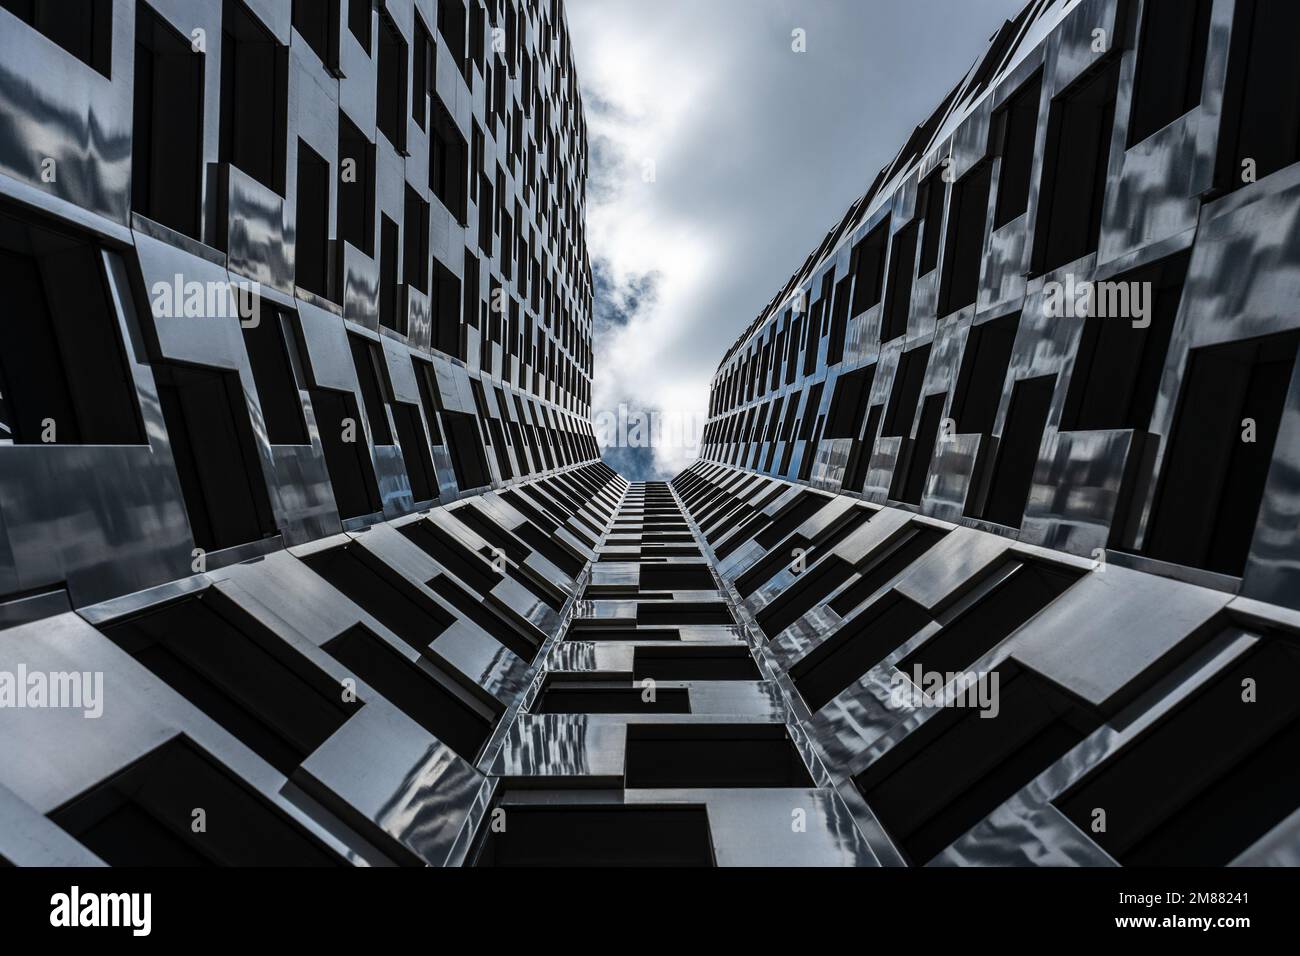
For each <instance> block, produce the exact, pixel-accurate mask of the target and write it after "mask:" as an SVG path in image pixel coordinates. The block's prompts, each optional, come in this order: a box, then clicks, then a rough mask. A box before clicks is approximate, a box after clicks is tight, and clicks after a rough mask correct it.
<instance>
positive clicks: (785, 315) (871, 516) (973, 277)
mask: <svg viewBox="0 0 1300 956" xmlns="http://www.w3.org/2000/svg"><path fill="white" fill-rule="evenodd" d="M1293 6H1294V5H1293V4H1290V3H1283V2H1282V0H1127V2H1125V0H1032V2H1030V3H1029V4H1028V5H1027V6H1026V8H1025V9H1024V11H1023V12H1022V13H1021V14H1020V15H1019V16H1018V17H1017V18H1015V19H1014V20H1012V21H1009V22H1008V23H1007V24H1006V25H1005V27H1004V28H1003V29H1002V30H1001V31H999V33H998V34H997V35H996V36H995V37H994V38H993V40H992V43H991V46H990V48H989V50H988V52H987V54H986V55H985V56H984V57H983V58H982V59H981V60H980V62H979V63H977V64H976V65H975V66H974V67H973V68H972V69H971V70H970V71H969V72H968V73H967V74H966V75H965V76H964V77H963V78H962V79H961V81H960V82H959V83H958V84H957V86H955V87H954V88H953V90H952V91H951V93H950V94H949V95H948V96H947V97H946V98H945V100H944V102H943V103H942V104H941V105H940V106H939V107H938V109H936V111H935V112H934V113H933V114H932V115H931V116H930V117H929V118H927V119H926V120H925V121H924V122H923V123H921V125H919V126H918V127H917V128H916V130H915V132H914V133H913V135H912V136H911V137H910V139H909V141H908V142H907V143H906V144H904V146H903V147H902V148H901V149H900V151H899V152H898V154H897V155H896V157H895V158H894V159H893V161H891V163H890V164H889V165H888V166H887V167H886V168H885V169H883V170H881V172H880V173H879V175H878V176H877V177H876V178H875V180H874V182H873V183H872V185H871V187H870V189H869V190H868V191H867V193H866V194H865V195H864V196H863V197H862V198H861V199H860V200H859V201H858V202H857V203H855V204H854V205H853V207H852V208H851V209H850V210H848V211H847V212H846V214H845V216H844V218H843V219H842V221H841V222H840V223H839V224H838V225H837V226H836V228H834V229H833V230H832V231H831V232H830V233H829V234H828V235H827V236H826V238H825V240H824V241H823V243H822V244H821V245H820V246H819V247H818V249H817V250H816V251H814V252H813V253H812V254H811V255H810V256H809V257H808V259H807V261H806V262H805V263H804V265H803V266H802V267H801V268H800V270H799V271H798V272H797V273H796V274H795V275H794V276H792V277H791V278H790V280H789V282H788V283H787V284H786V286H785V287H784V288H783V289H782V290H781V291H780V292H779V293H778V294H777V295H776V296H774V297H773V299H772V300H771V302H770V304H769V305H768V307H767V308H766V309H765V310H764V311H763V313H762V314H761V315H760V316H759V317H758V318H757V319H756V320H755V321H754V323H753V324H752V325H751V326H750V328H749V329H747V330H746V332H745V333H744V335H742V336H741V337H740V339H739V340H738V341H737V342H736V343H735V345H734V346H733V347H732V348H731V349H730V350H729V351H728V353H727V355H726V356H725V357H724V358H723V360H722V363H721V364H720V366H719V368H718V371H717V374H716V377H715V379H714V381H713V384H712V390H711V394H710V406H709V414H710V419H709V423H708V426H707V430H706V432H705V442H704V446H703V449H702V455H701V459H700V460H699V461H698V462H697V463H696V464H694V465H693V466H692V467H691V468H689V469H687V470H686V471H685V472H683V473H682V474H680V475H678V476H677V477H676V478H674V479H673V480H672V481H671V482H629V481H628V480H627V479H625V478H624V477H622V476H620V475H618V474H616V473H615V472H614V471H613V470H612V469H610V468H609V467H608V466H606V465H605V464H603V463H602V462H600V461H599V449H598V447H597V444H596V441H595V438H594V433H593V429H592V426H591V424H590V421H589V419H590V413H591V407H590V402H591V380H592V373H593V369H592V308H593V280H592V271H591V264H590V260H589V258H588V254H587V249H586V240H585V236H584V209H585V183H586V179H587V173H588V144H587V134H586V125H585V120H584V118H583V110H582V102H581V98H580V96H579V93H578V83H577V78H576V75H575V72H574V69H573V59H572V51H571V49H570V40H569V36H568V32H567V29H566V27H565V22H564V11H563V5H562V3H560V2H559V0H319V2H306V0H218V2H197V0H85V2H84V3H80V4H78V5H77V12H76V15H75V16H72V15H69V14H68V9H67V7H66V6H65V5H63V4H61V3H56V2H53V0H35V2H23V0H0V278H2V279H3V282H0V296H3V300H2V301H3V305H2V306H0V308H3V309H4V311H5V315H4V317H3V319H0V864H17V865H77V866H99V865H105V864H106V865H234V866H247V865H263V864H278V865H311V866H317V865H320V866H340V865H342V866H349V865H375V866H388V865H410V866H422V865H425V866H427V865H432V866H461V865H473V866H529V865H554V864H567V865H575V864H582V865H610V864H620V865H626V864H632V865H652V864H653V865H704V866H708V865H826V866H924V865H933V866H943V865H970V864H975V865H1026V866H1029V865H1062V864H1068V865H1089V866H1113V865H1144V864H1170V863H1172V864H1210V865H1223V864H1230V863H1238V864H1242V863H1290V864H1296V863H1300V770H1297V765H1296V762H1295V760H1294V753H1295V751H1296V747H1297V745H1300V700H1297V698H1296V696H1295V694H1294V692H1293V691H1294V687H1295V686H1296V684H1297V680H1298V679H1300V644H1297V636H1298V635H1300V597H1297V595H1300V588H1298V587H1297V579H1298V576H1300V539H1298V538H1297V535H1296V515H1297V511H1298V509H1297V506H1296V505H1295V503H1294V502H1295V497H1296V491H1295V488H1296V485H1297V482H1296V478H1295V474H1296V470H1297V468H1298V467H1300V461H1297V460H1296V456H1297V454H1300V452H1298V451H1297V449H1300V384H1298V383H1300V379H1297V378H1296V376H1295V375H1294V366H1295V361H1296V353H1297V345H1298V344H1300V320H1298V319H1296V318H1295V316H1294V314H1293V313H1294V309H1293V308H1292V305H1291V303H1292V300H1293V299H1294V296H1293V295H1292V293H1293V291H1294V288H1293V287H1294V279H1293V278H1292V276H1293V273H1294V266H1293V260H1294V258H1295V253H1294V249H1295V246H1296V243H1295V241H1294V233H1295V228H1294V224H1295V222H1296V219H1297V216H1298V215H1300V162H1298V160H1300V135H1298V131H1300V100H1296V98H1295V97H1294V95H1293V94H1294V93H1295V91H1297V90H1300V58H1297V57H1295V56H1294V54H1293V50H1292V47H1293V46H1294V40H1295V38H1296V37H1297V36H1300V13H1298V12H1296V10H1294V9H1293Z"/></svg>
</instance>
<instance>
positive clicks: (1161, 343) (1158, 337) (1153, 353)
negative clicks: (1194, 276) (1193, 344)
mask: <svg viewBox="0 0 1300 956" xmlns="http://www.w3.org/2000/svg"><path fill="white" fill-rule="evenodd" d="M1187 262H1188V255H1186V254H1184V255H1179V256H1175V257H1173V258H1171V259H1168V260H1165V261H1164V262H1163V263H1160V264H1158V265H1155V266H1151V267H1148V268H1145V269H1141V270H1139V271H1137V272H1131V273H1128V274H1127V275H1124V276H1120V277H1116V279H1115V280H1112V282H1111V283H1110V284H1107V283H1097V284H1096V285H1095V286H1094V287H1093V288H1094V291H1095V294H1096V295H1099V296H1100V295H1104V294H1107V293H1106V292H1105V290H1106V289H1107V288H1108V287H1109V288H1113V289H1115V290H1117V292H1118V293H1119V294H1122V295H1124V296H1128V295H1130V294H1132V293H1134V292H1135V291H1136V290H1139V289H1145V290H1149V297H1148V300H1147V301H1146V303H1145V307H1146V309H1147V310H1148V313H1147V315H1146V317H1145V320H1144V321H1145V324H1143V323H1141V322H1140V323H1139V324H1138V325H1136V326H1135V325H1134V321H1137V320H1136V318H1135V319H1134V320H1129V319H1127V318H1125V316H1128V315H1134V316H1136V313H1135V312H1134V311H1133V308H1134V305H1135V304H1134V303H1131V302H1130V303H1127V305H1128V307H1127V308H1125V307H1124V305H1122V304H1121V306H1120V308H1119V309H1118V310H1117V311H1118V313H1119V314H1118V315H1115V314H1110V313H1111V306H1110V305H1108V306H1107V307H1106V309H1105V312H1106V313H1107V314H1105V315H1102V314H1097V315H1091V316H1089V317H1088V318H1086V319H1085V320H1084V326H1083V335H1082V336H1081V338H1080V340H1079V347H1078V349H1076V350H1075V356H1074V370H1073V371H1072V372H1071V374H1070V389H1069V392H1068V393H1067V395H1066V399H1065V409H1064V410H1063V412H1062V414H1061V427H1062V428H1063V429H1066V430H1069V431H1091V430H1100V431H1104V430H1107V429H1119V428H1134V429H1138V430H1143V431H1145V430H1146V428H1147V426H1148V425H1149V424H1150V422H1151V412H1152V410H1153V409H1154V407H1155V402H1156V396H1157V394H1158V393H1159V391H1160V379H1161V377H1162V376H1163V374H1164V368H1165V359H1166V357H1167V356H1168V354H1169V343H1170V340H1171V338H1172V335H1173V329H1174V320H1175V319H1176V318H1177V316H1178V304H1179V301H1180V300H1181V298H1182V293H1183V282H1184V280H1185V279H1186V276H1187ZM1119 301H1120V302H1121V303H1122V302H1123V300H1119ZM1094 311H1100V310H1094Z"/></svg>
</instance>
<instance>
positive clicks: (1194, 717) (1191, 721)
mask: <svg viewBox="0 0 1300 956" xmlns="http://www.w3.org/2000/svg"><path fill="white" fill-rule="evenodd" d="M1297 678H1300V654H1297V652H1296V650H1295V648H1294V647H1293V646H1291V645H1289V644H1288V643H1287V642H1285V641H1283V640H1277V639H1271V640H1270V639H1265V640H1264V641H1263V643H1262V646H1260V647H1258V648H1257V649H1256V650H1253V651H1251V652H1249V653H1247V654H1246V655H1245V656H1243V657H1242V658H1240V659H1239V660H1237V661H1236V662H1235V663H1233V664H1232V665H1230V666H1229V667H1228V668H1226V669H1225V671H1224V672H1223V673H1222V674H1221V675H1219V676H1217V677H1215V678H1213V679H1211V680H1210V682H1209V683H1208V684H1207V685H1206V686H1204V687H1202V688H1200V689H1199V690H1197V691H1196V692H1194V693H1193V694H1192V696H1191V697H1190V698H1189V699H1188V700H1187V701H1185V702H1184V703H1182V704H1181V705H1179V707H1178V708H1177V709H1176V710H1175V711H1174V712H1173V713H1172V714H1170V715H1169V716H1168V717H1167V718H1165V719H1163V720H1161V721H1160V722H1159V723H1157V724H1156V725H1155V726H1153V727H1151V728H1150V729H1149V730H1148V731H1146V732H1145V733H1144V734H1143V735H1142V736H1140V737H1138V739H1137V740H1135V741H1133V742H1132V743H1130V744H1129V745H1128V746H1126V747H1125V748H1124V749H1123V750H1121V751H1119V752H1118V753H1116V754H1114V755H1113V756H1111V757H1109V758H1108V759H1106V760H1105V761H1103V762H1102V763H1101V764H1100V765H1099V766H1098V767H1097V768H1096V769H1095V770H1093V771H1092V772H1091V773H1089V774H1088V775H1087V776H1085V777H1084V778H1083V779H1082V780H1081V781H1079V783H1077V784H1076V785H1075V786H1074V787H1072V788H1071V789H1070V790H1069V791H1068V792H1066V793H1065V794H1064V795H1062V796H1060V797H1057V798H1056V800H1054V801H1053V802H1054V803H1055V805H1056V806H1057V808H1058V809H1059V810H1060V811H1061V812H1062V813H1064V814H1065V815H1066V816H1067V817H1069V818H1070V819H1071V820H1072V821H1074V824H1075V826H1077V827H1078V828H1079V829H1080V830H1081V831H1082V832H1083V833H1086V834H1087V835H1088V836H1089V837H1090V838H1092V839H1093V840H1095V841H1096V842H1097V843H1099V844H1101V846H1102V848H1103V849H1104V850H1105V851H1106V852H1107V853H1109V854H1110V855H1111V856H1112V857H1113V858H1114V859H1115V860H1117V861H1119V863H1120V864H1121V865H1123V866H1216V867H1217V866H1227V865H1228V864H1229V863H1231V862H1232V861H1233V860H1234V859H1235V858H1236V857H1237V856H1239V855H1240V854H1241V853H1242V852H1244V851H1245V850H1247V849H1249V848H1250V847H1251V846H1252V845H1253V844H1254V843H1255V842H1256V841H1258V840H1259V839H1260V838H1262V837H1263V836H1264V835H1265V834H1267V833H1268V832H1269V831H1270V830H1271V829H1273V827H1275V826H1277V825H1278V824H1279V823H1281V822H1282V821H1283V820H1284V819H1286V818H1287V816H1289V815H1290V814H1291V813H1292V812H1293V811H1294V810H1295V809H1296V806H1297V805H1298V804H1300V762H1297V761H1296V760H1295V753H1296V748H1297V747H1300V699H1297V697H1296V695H1295V694H1294V693H1292V692H1291V688H1293V687H1294V686H1295V684H1294V681H1295V680H1296V679H1297ZM1247 684H1249V685H1251V686H1253V687H1255V689H1256V697H1255V698H1254V699H1253V700H1252V702H1251V703H1248V704H1243V703H1242V687H1243V686H1245V685H1247ZM1152 795H1158V798H1157V799H1151V796H1152ZM1098 808H1104V809H1105V811H1106V827H1105V829H1104V830H1101V831H1098V830H1097V828H1096V827H1094V826H1093V825H1092V824H1093V821H1094V819H1095V816H1094V814H1095V811H1096V810H1097V809H1098Z"/></svg>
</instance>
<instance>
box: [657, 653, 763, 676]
mask: <svg viewBox="0 0 1300 956" xmlns="http://www.w3.org/2000/svg"><path fill="white" fill-rule="evenodd" d="M632 660H633V665H632V679H633V680H635V681H638V682H639V681H643V680H646V679H649V680H655V681H679V680H680V681H686V680H762V679H763V678H762V674H761V673H760V672H759V670H758V665H756V664H755V663H754V658H753V657H752V656H750V653H749V650H748V649H747V648H745V647H692V646H691V645H682V646H680V647H653V646H643V647H637V648H636V649H635V651H634V652H633V656H632Z"/></svg>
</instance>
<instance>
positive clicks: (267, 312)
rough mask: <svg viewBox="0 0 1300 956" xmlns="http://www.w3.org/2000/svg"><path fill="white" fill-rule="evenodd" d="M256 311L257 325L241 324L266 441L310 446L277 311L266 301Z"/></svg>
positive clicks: (274, 443) (273, 443) (276, 443)
mask: <svg viewBox="0 0 1300 956" xmlns="http://www.w3.org/2000/svg"><path fill="white" fill-rule="evenodd" d="M260 310H261V311H260V314H259V316H258V322H257V325H248V324H244V325H243V333H244V346H245V348H246V349H247V350H248V362H249V365H250V366H251V367H252V369H253V381H254V382H255V384H256V385H257V400H258V404H259V405H261V406H262V424H263V426H264V427H265V428H266V438H267V441H268V442H270V443H271V444H272V445H310V444H311V441H310V439H309V438H308V437H307V424H306V422H305V421H304V420H303V417H302V400H301V398H299V395H298V383H297V381H296V380H295V379H294V374H293V365H292V363H291V361H290V359H289V351H288V349H287V348H286V342H285V338H284V327H283V324H282V319H281V317H280V311H279V309H277V308H276V307H275V306H273V305H271V304H270V303H269V302H267V301H266V300H262V302H261V303H260Z"/></svg>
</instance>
